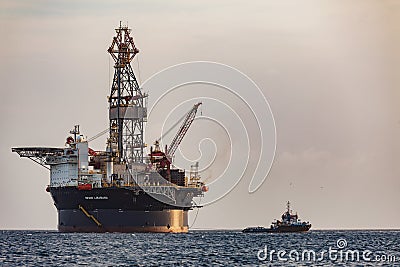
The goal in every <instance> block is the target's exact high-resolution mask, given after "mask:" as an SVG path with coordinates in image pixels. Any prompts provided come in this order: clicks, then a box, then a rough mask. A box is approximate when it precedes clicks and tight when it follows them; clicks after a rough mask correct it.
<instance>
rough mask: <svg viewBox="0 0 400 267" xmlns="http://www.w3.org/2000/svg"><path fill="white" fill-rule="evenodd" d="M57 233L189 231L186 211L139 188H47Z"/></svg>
mask: <svg viewBox="0 0 400 267" xmlns="http://www.w3.org/2000/svg"><path fill="white" fill-rule="evenodd" d="M49 191H50V193H51V195H52V198H53V200H54V204H55V206H56V208H57V210H58V230H59V231H60V232H157V233H169V232H172V233H186V232H188V210H189V209H190V207H177V206H172V205H168V204H165V203H163V202H160V201H158V200H156V199H154V198H153V197H151V196H150V195H148V194H147V193H145V192H143V191H141V190H140V189H128V188H118V187H110V188H99V189H93V190H79V189H77V188H76V187H64V188H50V189H49Z"/></svg>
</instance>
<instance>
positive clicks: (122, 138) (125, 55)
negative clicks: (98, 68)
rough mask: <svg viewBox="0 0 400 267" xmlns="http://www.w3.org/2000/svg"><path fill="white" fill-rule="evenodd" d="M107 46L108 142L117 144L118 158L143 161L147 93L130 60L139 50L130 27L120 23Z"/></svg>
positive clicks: (119, 159) (116, 155)
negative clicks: (110, 65)
mask: <svg viewBox="0 0 400 267" xmlns="http://www.w3.org/2000/svg"><path fill="white" fill-rule="evenodd" d="M115 31H116V36H115V37H114V38H113V41H112V44H111V46H110V48H109V49H108V53H110V55H111V56H112V58H113V59H114V62H115V64H114V78H113V82H112V85H111V94H110V96H109V98H108V101H109V120H110V140H109V142H110V143H114V145H115V146H116V147H117V151H115V152H116V153H115V158H116V161H117V162H123V161H127V163H142V162H143V150H144V147H145V144H144V141H143V129H144V123H145V122H146V117H147V109H146V97H147V95H146V94H144V93H142V91H141V89H140V87H139V84H138V82H137V80H136V77H135V74H134V72H133V69H132V66H131V62H132V60H133V58H134V57H135V55H136V54H137V53H139V50H138V49H137V48H136V46H135V43H134V41H133V37H131V36H130V33H131V29H128V27H127V26H122V25H121V24H120V26H119V28H117V29H115Z"/></svg>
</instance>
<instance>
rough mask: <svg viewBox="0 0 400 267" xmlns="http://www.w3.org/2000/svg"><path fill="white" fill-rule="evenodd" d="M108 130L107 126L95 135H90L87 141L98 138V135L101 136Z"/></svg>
mask: <svg viewBox="0 0 400 267" xmlns="http://www.w3.org/2000/svg"><path fill="white" fill-rule="evenodd" d="M108 131H109V128H107V129H105V130H103V131H101V132H100V133H98V134H96V135H95V136H92V137H90V138H89V139H88V142H91V141H93V140H95V139H97V138H99V137H100V136H102V135H104V134H106V133H108Z"/></svg>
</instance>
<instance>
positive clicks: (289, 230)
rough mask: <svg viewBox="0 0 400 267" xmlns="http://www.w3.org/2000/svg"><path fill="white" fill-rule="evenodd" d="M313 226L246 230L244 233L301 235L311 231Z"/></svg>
mask: <svg viewBox="0 0 400 267" xmlns="http://www.w3.org/2000/svg"><path fill="white" fill-rule="evenodd" d="M310 228H311V225H300V226H278V227H277V228H251V227H250V228H246V229H244V230H243V231H242V232H243V233H301V232H307V231H308V230H310Z"/></svg>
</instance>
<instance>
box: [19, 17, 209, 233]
mask: <svg viewBox="0 0 400 267" xmlns="http://www.w3.org/2000/svg"><path fill="white" fill-rule="evenodd" d="M108 53H109V54H110V55H111V57H112V58H113V60H114V62H115V64H114V78H113V82H112V85H111V93H110V96H109V97H108V103H109V127H108V128H107V129H106V130H105V131H103V132H101V133H99V134H98V135H96V136H94V137H93V138H91V139H86V138H85V137H84V135H82V134H81V132H80V127H79V125H76V126H75V127H74V129H73V130H71V131H70V134H71V135H70V136H68V138H67V140H66V144H65V147H56V148H54V147H20V148H12V151H13V152H16V153H18V154H19V156H20V157H26V158H29V159H31V160H33V161H34V162H36V163H38V164H40V165H41V166H43V167H45V168H47V169H48V170H49V171H50V184H49V185H48V187H47V189H46V190H47V191H48V192H49V193H50V194H51V196H52V198H53V200H54V205H55V206H56V208H57V210H58V229H59V231H61V232H187V231H188V211H189V210H191V209H193V208H194V207H198V206H196V205H195V204H194V202H193V197H200V196H203V193H204V192H206V191H207V190H208V187H207V186H205V185H204V183H203V182H201V180H200V177H199V176H198V164H197V163H196V164H194V165H193V166H191V171H190V173H189V175H188V176H187V174H186V173H185V171H184V170H181V169H177V168H174V167H173V165H172V159H173V157H174V153H175V151H176V149H177V148H178V146H179V144H180V143H181V141H182V139H183V138H184V136H185V134H186V133H187V131H188V130H189V128H190V125H191V124H192V122H193V121H194V119H195V116H196V112H197V110H198V107H199V106H200V105H201V103H196V104H194V106H193V108H192V109H191V110H190V111H189V112H188V113H187V114H185V116H183V117H182V119H181V120H180V121H182V124H181V126H180V128H179V130H178V132H177V134H176V136H175V137H174V138H173V140H172V143H171V144H170V145H169V146H165V150H164V151H162V150H161V148H160V140H161V138H159V139H158V140H156V141H155V143H154V145H155V146H154V148H153V147H151V148H150V153H149V154H148V155H145V149H146V144H145V142H144V138H143V134H144V125H145V123H146V122H147V107H146V103H147V101H146V99H147V97H148V95H147V94H145V93H143V91H142V89H141V88H140V86H139V84H138V82H137V79H136V77H135V74H134V72H133V68H132V66H131V62H132V60H133V59H134V57H135V55H136V54H137V53H139V50H138V49H137V47H136V46H135V43H134V40H133V37H132V36H131V30H130V29H129V28H128V27H127V26H122V25H121V24H120V26H119V27H118V28H117V29H116V36H115V37H114V38H113V40H112V44H111V46H110V47H109V49H108ZM180 121H178V123H179V122H180ZM171 130H172V129H170V130H168V132H170V131H171ZM106 133H108V134H109V136H108V138H107V144H106V149H105V150H104V151H94V150H93V149H91V148H90V147H89V142H90V141H93V140H94V139H95V138H97V137H100V136H101V135H103V134H106Z"/></svg>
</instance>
